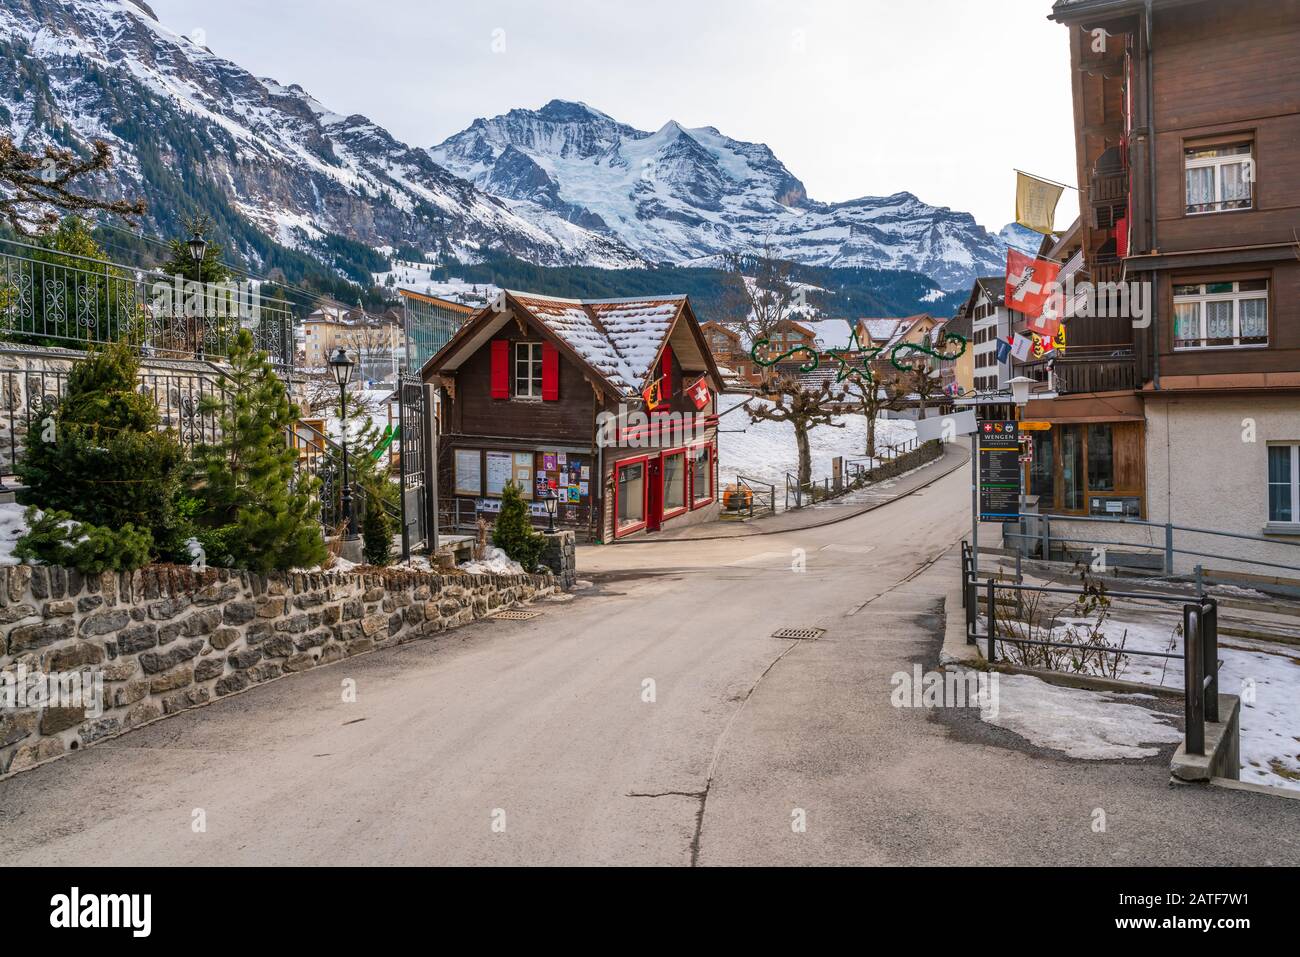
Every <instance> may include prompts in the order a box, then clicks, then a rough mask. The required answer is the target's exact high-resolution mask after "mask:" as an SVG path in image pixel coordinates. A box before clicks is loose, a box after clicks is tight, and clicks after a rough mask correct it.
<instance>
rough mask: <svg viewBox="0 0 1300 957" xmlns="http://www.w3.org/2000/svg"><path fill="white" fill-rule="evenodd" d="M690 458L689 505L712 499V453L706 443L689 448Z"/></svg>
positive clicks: (697, 504)
mask: <svg viewBox="0 0 1300 957" xmlns="http://www.w3.org/2000/svg"><path fill="white" fill-rule="evenodd" d="M689 452H690V458H691V507H692V508H699V507H700V506H701V505H704V504H706V503H708V502H711V501H713V455H712V449H711V448H710V446H707V445H700V446H696V447H695V448H693V449H690V450H689Z"/></svg>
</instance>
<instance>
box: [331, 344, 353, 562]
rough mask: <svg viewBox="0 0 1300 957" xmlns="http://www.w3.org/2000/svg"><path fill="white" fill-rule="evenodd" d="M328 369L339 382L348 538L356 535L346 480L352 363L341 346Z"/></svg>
mask: <svg viewBox="0 0 1300 957" xmlns="http://www.w3.org/2000/svg"><path fill="white" fill-rule="evenodd" d="M329 365H330V371H331V372H332V373H334V381H335V382H337V383H338V384H339V418H340V420H341V421H342V424H343V436H342V446H343V519H344V521H345V522H346V523H347V533H346V536H347V537H348V538H356V536H357V520H356V516H355V515H353V514H352V485H351V483H350V482H349V480H348V393H347V389H348V382H349V381H351V379H352V367H353V365H354V363H353V362H352V360H351V359H349V358H348V353H347V350H346V349H344V348H343V347H342V346H339V347H338V349H337V350H336V351H335V352H334V354H333V355H332V356H330V362H329Z"/></svg>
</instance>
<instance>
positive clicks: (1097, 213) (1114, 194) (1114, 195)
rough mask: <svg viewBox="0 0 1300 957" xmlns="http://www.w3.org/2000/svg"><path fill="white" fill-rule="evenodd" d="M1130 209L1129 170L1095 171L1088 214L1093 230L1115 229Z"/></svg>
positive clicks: (1089, 191)
mask: <svg viewBox="0 0 1300 957" xmlns="http://www.w3.org/2000/svg"><path fill="white" fill-rule="evenodd" d="M1127 209H1128V170H1127V169H1124V168H1123V167H1120V168H1119V169H1106V170H1093V172H1092V179H1091V182H1090V183H1089V184H1088V213H1089V216H1090V218H1091V220H1092V228H1093V229H1113V228H1114V226H1115V224H1116V223H1117V222H1119V221H1120V220H1121V219H1123V218H1124V215H1125V212H1126V210H1127Z"/></svg>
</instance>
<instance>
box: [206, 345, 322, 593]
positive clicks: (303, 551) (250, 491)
mask: <svg viewBox="0 0 1300 957" xmlns="http://www.w3.org/2000/svg"><path fill="white" fill-rule="evenodd" d="M222 391H223V394H224V401H218V400H209V401H207V402H206V403H205V408H206V409H207V411H210V412H215V413H217V414H218V415H219V421H220V439H219V440H218V441H217V442H216V443H214V444H211V445H201V446H198V447H196V448H195V450H194V462H195V470H196V483H197V488H196V489H195V494H196V495H197V496H198V497H199V499H200V500H201V501H202V502H203V508H202V511H201V512H200V514H199V516H198V518H199V521H200V522H201V523H202V524H203V525H204V526H205V527H206V528H207V529H210V530H214V531H215V532H216V535H215V536H204V535H202V534H201V535H200V536H199V538H200V540H201V541H204V542H207V541H209V540H213V541H220V543H221V546H222V550H223V551H224V552H225V553H226V554H227V555H228V557H229V559H230V560H231V561H232V562H233V563H234V564H235V565H236V566H237V567H239V568H246V569H249V570H251V571H257V572H265V571H270V570H272V569H288V568H299V567H311V566H314V565H319V564H320V563H321V562H322V561H323V560H324V559H325V554H326V553H325V543H324V541H323V539H322V537H321V527H320V524H319V522H318V521H317V516H316V514H315V510H316V503H315V498H314V495H313V493H314V491H315V483H314V482H309V481H307V480H305V479H301V480H298V481H295V475H294V473H295V465H296V463H297V458H298V453H297V451H296V450H295V449H293V448H290V446H289V444H288V443H287V442H286V441H285V435H286V432H287V430H288V429H290V428H291V427H292V426H293V424H294V422H296V421H297V418H298V411H297V409H296V408H295V407H294V406H293V404H292V403H291V402H290V401H289V397H288V395H287V394H286V392H285V388H284V383H283V382H281V381H280V379H279V377H278V376H276V374H275V371H274V370H273V369H272V368H271V363H270V362H269V361H268V360H267V357H266V353H264V352H257V351H255V350H254V348H253V337H252V334H251V333H250V332H249V331H248V330H247V329H241V330H240V331H239V333H238V334H237V335H236V336H235V338H234V339H233V341H232V344H231V350H230V381H229V382H228V383H227V384H226V385H225V386H224V387H223V390H222ZM205 547H206V546H205ZM212 559H213V556H212V555H211V554H209V560H212Z"/></svg>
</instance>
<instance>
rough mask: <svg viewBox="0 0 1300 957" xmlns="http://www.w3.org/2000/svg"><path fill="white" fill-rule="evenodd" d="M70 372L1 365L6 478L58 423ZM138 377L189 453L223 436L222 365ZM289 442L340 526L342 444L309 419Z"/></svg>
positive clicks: (1, 463)
mask: <svg viewBox="0 0 1300 957" xmlns="http://www.w3.org/2000/svg"><path fill="white" fill-rule="evenodd" d="M60 358H63V357H60ZM70 371H71V370H70V369H51V368H49V367H47V366H46V365H45V364H44V363H41V362H35V363H34V364H30V365H28V367H27V368H22V369H3V370H0V477H2V476H4V475H7V474H12V473H13V471H14V466H15V464H16V463H17V461H18V459H19V456H20V455H21V453H22V450H23V449H24V448H25V446H26V444H27V442H28V441H29V440H30V437H32V436H38V437H39V436H40V435H41V434H42V432H43V430H44V429H45V428H46V427H48V426H49V425H50V424H51V423H52V421H53V415H54V413H55V411H56V409H57V408H58V405H59V402H60V401H61V400H62V398H63V395H64V393H65V392H66V391H67V384H68V376H69V374H70ZM136 380H137V382H138V391H139V392H140V393H142V394H144V395H148V396H150V397H151V398H152V399H153V401H154V404H155V405H156V406H157V408H158V413H159V422H158V427H159V429H162V430H170V431H172V432H174V433H175V434H176V436H177V438H178V440H179V441H180V443H181V445H183V446H184V447H185V449H186V450H187V451H188V452H191V453H192V452H193V451H194V447H195V446H196V445H204V444H212V443H215V442H217V441H218V440H219V439H220V438H221V419H222V414H223V411H224V408H225V403H226V398H227V395H228V393H227V391H226V390H225V389H223V388H222V383H223V382H224V381H226V380H227V375H226V373H225V371H224V370H223V369H222V368H221V367H220V366H216V365H212V366H207V367H202V368H195V369H177V370H174V371H162V370H159V369H156V368H143V369H141V370H139V372H137V374H136ZM285 441H286V442H287V443H288V444H289V446H290V447H291V448H295V449H297V450H298V459H297V463H296V470H297V472H298V474H299V475H300V476H306V475H310V476H315V477H316V478H319V479H320V480H321V487H320V490H319V492H318V495H319V498H320V503H321V522H322V524H323V525H325V527H326V528H334V527H336V526H337V525H338V524H339V522H340V521H341V504H340V498H341V496H340V494H339V493H340V491H341V489H339V488H338V486H337V482H336V480H335V474H336V473H337V471H338V468H337V465H336V463H337V462H338V461H339V460H340V456H341V452H342V450H341V448H340V446H339V445H338V443H336V442H334V441H333V440H332V439H330V438H329V437H328V436H327V435H325V434H324V433H323V432H320V431H319V430H318V429H316V428H314V427H313V426H311V425H308V424H307V423H305V422H298V423H297V424H296V425H295V426H294V427H293V428H292V429H290V430H288V432H287V433H286V436H285ZM354 488H355V486H354ZM358 514H361V513H358Z"/></svg>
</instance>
